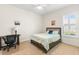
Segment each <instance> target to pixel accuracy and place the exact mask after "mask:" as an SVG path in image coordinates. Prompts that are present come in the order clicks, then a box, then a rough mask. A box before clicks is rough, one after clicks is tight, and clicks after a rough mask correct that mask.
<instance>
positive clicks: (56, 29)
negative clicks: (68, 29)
mask: <svg viewBox="0 0 79 59" xmlns="http://www.w3.org/2000/svg"><path fill="white" fill-rule="evenodd" d="M48 30H52V31H59V34H60V37H61V28H60V27H46V31H48Z"/></svg>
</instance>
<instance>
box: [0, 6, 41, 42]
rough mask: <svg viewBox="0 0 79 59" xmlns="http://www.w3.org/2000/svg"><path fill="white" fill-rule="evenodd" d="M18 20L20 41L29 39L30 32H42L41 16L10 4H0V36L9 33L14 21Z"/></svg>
mask: <svg viewBox="0 0 79 59" xmlns="http://www.w3.org/2000/svg"><path fill="white" fill-rule="evenodd" d="M15 20H19V21H20V23H21V25H20V26H19V31H18V32H19V33H20V35H21V36H20V41H26V40H29V39H30V37H29V36H31V35H32V34H34V33H39V32H42V18H41V16H39V15H37V14H35V13H33V12H31V11H27V10H22V9H19V8H16V7H14V6H10V5H0V36H3V35H6V34H8V35H9V34H11V28H12V27H14V21H15Z"/></svg>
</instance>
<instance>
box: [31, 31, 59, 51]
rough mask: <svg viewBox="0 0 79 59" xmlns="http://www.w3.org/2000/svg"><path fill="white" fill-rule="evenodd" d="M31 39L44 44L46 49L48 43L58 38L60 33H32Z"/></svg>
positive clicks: (47, 48)
mask: <svg viewBox="0 0 79 59" xmlns="http://www.w3.org/2000/svg"><path fill="white" fill-rule="evenodd" d="M31 39H32V40H34V41H36V42H38V43H41V44H42V45H43V46H44V48H45V49H46V50H47V51H48V50H49V44H50V43H52V42H55V41H57V40H59V39H60V35H59V34H47V33H40V34H34V35H33V36H32V38H31Z"/></svg>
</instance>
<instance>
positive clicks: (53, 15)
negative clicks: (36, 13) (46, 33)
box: [43, 5, 79, 46]
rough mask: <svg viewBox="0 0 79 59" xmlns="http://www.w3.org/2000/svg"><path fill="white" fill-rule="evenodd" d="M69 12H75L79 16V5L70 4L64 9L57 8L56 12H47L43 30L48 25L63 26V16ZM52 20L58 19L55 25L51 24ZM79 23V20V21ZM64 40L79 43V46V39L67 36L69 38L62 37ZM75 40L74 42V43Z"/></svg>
mask: <svg viewBox="0 0 79 59" xmlns="http://www.w3.org/2000/svg"><path fill="white" fill-rule="evenodd" d="M67 14H75V15H78V16H79V5H69V6H67V7H65V8H62V9H59V10H56V11H54V12H50V13H48V14H46V15H45V16H44V17H43V19H44V24H43V25H44V28H43V30H45V28H46V27H49V26H50V27H54V26H56V27H61V28H62V20H63V16H64V15H67ZM78 19H79V18H78ZM51 20H55V21H56V24H55V25H54V26H51V25H50V22H51ZM78 24H79V22H78ZM62 41H64V42H66V43H71V44H72V45H78V46H79V40H75V42H74V40H73V39H72V40H70V42H68V41H69V39H68V38H67V40H65V39H64V37H63V39H62ZM73 42H74V43H73Z"/></svg>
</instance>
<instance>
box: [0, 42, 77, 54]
mask: <svg viewBox="0 0 79 59" xmlns="http://www.w3.org/2000/svg"><path fill="white" fill-rule="evenodd" d="M0 53H1V54H3V55H79V47H74V46H71V45H67V44H64V43H60V44H58V45H57V46H55V47H54V48H52V49H51V50H50V51H49V52H48V53H47V54H45V53H43V52H42V51H41V50H40V49H38V48H37V47H35V46H34V45H32V44H31V43H30V42H23V43H21V44H20V46H17V48H16V49H14V48H11V49H10V51H9V52H7V51H1V52H0Z"/></svg>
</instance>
